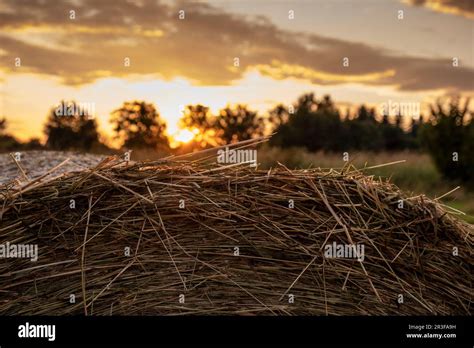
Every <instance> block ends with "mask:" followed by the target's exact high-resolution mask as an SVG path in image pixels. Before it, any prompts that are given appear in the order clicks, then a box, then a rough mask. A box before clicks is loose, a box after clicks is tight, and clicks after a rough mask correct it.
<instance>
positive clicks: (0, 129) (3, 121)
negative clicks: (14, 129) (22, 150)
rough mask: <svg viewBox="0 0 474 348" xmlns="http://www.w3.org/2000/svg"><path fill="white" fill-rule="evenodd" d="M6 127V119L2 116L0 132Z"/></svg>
mask: <svg viewBox="0 0 474 348" xmlns="http://www.w3.org/2000/svg"><path fill="white" fill-rule="evenodd" d="M6 128H7V119H6V118H5V117H4V118H2V119H0V133H3V132H4V131H5V129H6Z"/></svg>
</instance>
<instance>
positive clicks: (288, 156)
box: [258, 146, 474, 223]
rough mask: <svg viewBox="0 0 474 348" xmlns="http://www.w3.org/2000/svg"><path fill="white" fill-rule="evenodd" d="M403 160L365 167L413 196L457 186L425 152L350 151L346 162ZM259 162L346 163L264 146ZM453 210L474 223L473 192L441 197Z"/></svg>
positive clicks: (330, 165) (331, 155)
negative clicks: (442, 174)
mask: <svg viewBox="0 0 474 348" xmlns="http://www.w3.org/2000/svg"><path fill="white" fill-rule="evenodd" d="M401 160H405V162H404V163H397V164H393V165H389V166H384V167H380V168H374V169H368V170H366V171H365V172H366V173H367V174H368V175H375V176H379V177H381V178H385V179H389V180H390V181H391V182H392V183H394V184H395V185H397V186H398V187H399V188H400V189H402V190H404V191H407V192H409V193H412V194H413V195H418V194H425V195H427V196H428V197H430V198H436V197H440V196H442V195H444V194H445V193H447V192H449V191H451V190H452V189H454V188H456V187H457V185H456V184H454V183H452V182H449V181H447V180H445V179H443V178H442V176H441V175H440V173H439V172H438V170H437V169H436V167H435V165H434V163H433V161H432V159H431V157H430V156H429V155H428V154H426V153H417V152H410V151H401V152H390V153H389V152H379V153H376V152H361V151H359V152H357V151H354V152H349V162H350V163H352V164H353V165H354V166H355V167H356V168H359V169H361V168H364V167H370V166H376V165H380V164H385V163H391V162H396V161H401ZM258 162H259V163H260V164H261V167H262V168H270V167H274V166H275V165H276V164H277V162H280V163H281V164H284V165H285V166H286V167H288V168H290V169H295V168H309V167H316V168H318V167H320V168H341V167H343V166H344V165H346V164H347V162H345V161H343V157H342V154H335V153H323V152H316V153H313V152H309V151H306V150H305V149H302V148H291V149H280V148H275V147H268V146H264V147H262V148H261V149H260V150H259V151H258ZM441 201H442V203H443V204H446V205H448V206H450V207H452V208H454V209H457V210H460V211H462V212H464V213H465V214H466V215H459V216H460V217H461V218H462V219H464V220H465V221H467V222H469V223H474V193H473V192H469V191H468V190H466V189H465V188H462V187H461V188H459V189H458V190H456V191H454V192H452V193H451V194H449V195H447V196H446V197H444V198H442V199H441Z"/></svg>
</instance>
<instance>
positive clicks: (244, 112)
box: [180, 104, 265, 147]
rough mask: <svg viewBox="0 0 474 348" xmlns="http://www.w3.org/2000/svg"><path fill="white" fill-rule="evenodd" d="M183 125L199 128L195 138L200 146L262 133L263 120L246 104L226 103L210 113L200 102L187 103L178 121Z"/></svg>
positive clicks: (246, 138)
mask: <svg viewBox="0 0 474 348" xmlns="http://www.w3.org/2000/svg"><path fill="white" fill-rule="evenodd" d="M180 125H181V127H183V128H189V129H193V128H195V129H198V130H199V134H198V135H197V136H196V141H197V142H198V143H200V144H201V146H202V147H206V146H207V145H224V144H230V143H235V142H238V141H243V140H248V139H252V138H256V137H259V136H263V134H264V129H265V122H264V120H263V119H262V118H260V117H258V115H257V113H256V112H254V111H251V110H249V109H248V108H247V106H245V105H241V104H238V105H236V106H235V107H230V106H227V107H225V108H223V109H221V110H220V111H219V115H216V116H215V115H212V114H211V113H210V112H209V108H207V107H205V106H202V105H194V106H193V105H188V106H187V107H186V109H185V112H184V115H183V117H182V118H181V120H180Z"/></svg>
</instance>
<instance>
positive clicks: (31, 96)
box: [0, 0, 474, 140]
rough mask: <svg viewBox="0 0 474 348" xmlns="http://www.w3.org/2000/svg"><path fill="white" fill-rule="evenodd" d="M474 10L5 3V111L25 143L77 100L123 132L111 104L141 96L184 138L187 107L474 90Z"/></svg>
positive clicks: (415, 4) (407, 1) (352, 4)
mask: <svg viewBox="0 0 474 348" xmlns="http://www.w3.org/2000/svg"><path fill="white" fill-rule="evenodd" d="M472 4H473V1H471V0H444V1H442V0H404V1H401V0H324V1H318V0H311V1H310V0H307V1H305V0H299V1H296V0H294V1H280V0H265V1H263V0H261V1H257V0H238V1H236V0H225V1H224V0H219V1H154V0H141V1H138V0H136V1H119V0H101V1H99V0H70V1H59V0H0V27H1V32H0V117H1V116H5V117H6V118H7V120H8V122H9V129H8V130H9V131H10V132H11V133H13V134H14V135H15V136H17V137H19V138H20V139H22V140H24V139H27V138H29V137H32V136H36V137H41V136H42V128H43V123H44V121H45V118H46V115H47V113H48V110H49V109H51V108H52V107H54V106H55V105H56V104H57V103H58V102H59V101H60V100H62V99H65V100H76V101H77V102H83V103H94V105H95V112H96V116H97V119H98V123H99V127H100V129H101V130H102V131H103V132H105V134H109V135H110V130H111V126H110V124H109V117H110V112H111V111H113V110H114V109H116V108H118V107H120V105H121V104H122V103H123V102H124V101H131V100H135V99H138V100H145V101H147V102H152V103H154V104H155V105H156V106H157V108H158V110H159V112H160V113H161V115H162V116H163V117H164V119H165V120H166V121H167V123H168V131H169V133H170V134H175V133H176V132H177V121H178V119H179V118H180V116H181V109H182V106H183V105H187V104H195V103H202V104H204V105H208V106H210V107H211V110H213V111H217V110H218V109H219V108H220V107H223V106H225V105H226V104H228V103H230V104H234V103H237V102H242V103H246V104H248V105H249V106H250V107H251V108H253V109H256V110H259V111H260V112H261V113H262V114H265V112H266V111H267V110H268V109H269V108H271V107H272V106H273V105H274V104H276V103H278V102H282V103H285V104H289V103H291V102H293V101H295V99H296V98H297V97H298V96H299V95H300V94H302V93H304V92H314V93H315V94H316V95H317V96H321V95H323V94H330V95H331V96H332V97H333V99H334V100H335V101H336V102H337V103H340V105H344V106H346V105H353V104H361V103H366V104H369V105H373V106H377V105H380V104H381V103H387V102H388V101H394V102H420V103H422V106H423V105H426V102H429V101H432V100H434V99H435V98H437V97H439V96H443V95H446V94H453V93H454V94H461V95H474V92H473V90H474V88H473V87H474V53H473V52H474V43H473V42H474V40H473V35H474V26H473V24H474V9H473V5H472ZM71 10H73V11H75V18H74V19H71V18H70V16H71V12H70V11H71ZM181 10H183V11H184V19H180V18H179V14H180V12H179V11H181ZM400 10H402V11H403V17H404V18H403V19H399V18H398V16H399V11H400ZM289 11H294V19H290V18H289ZM127 57H128V58H129V59H130V66H124V60H125V58H127ZM344 57H348V58H349V66H348V67H344V66H343V64H342V62H343V58H344ZM453 57H456V58H458V59H459V66H457V67H453V64H452V60H453ZM16 58H20V59H21V66H19V67H18V66H15V59H16ZM235 58H239V63H240V65H239V66H238V67H236V66H234V59H235Z"/></svg>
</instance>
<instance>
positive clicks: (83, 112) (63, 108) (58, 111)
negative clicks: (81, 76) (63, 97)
mask: <svg viewBox="0 0 474 348" xmlns="http://www.w3.org/2000/svg"><path fill="white" fill-rule="evenodd" d="M44 132H45V134H46V136H47V141H46V146H47V147H49V148H51V149H56V150H67V149H76V150H78V149H79V150H85V151H89V150H90V149H91V148H92V147H93V146H95V145H97V144H99V143H100V142H99V133H98V131H97V122H96V121H95V119H93V118H92V115H89V112H88V110H87V109H85V108H83V107H82V106H81V105H79V104H77V103H76V102H75V101H71V102H66V101H61V102H60V103H59V104H58V106H57V107H55V108H52V109H51V111H50V113H49V116H48V118H47V120H46V125H45V128H44Z"/></svg>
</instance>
